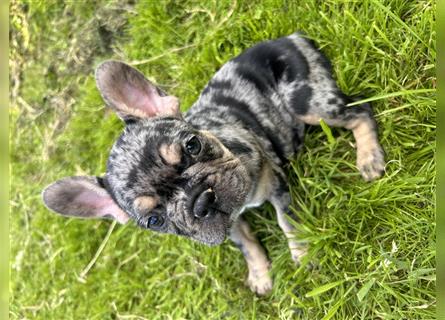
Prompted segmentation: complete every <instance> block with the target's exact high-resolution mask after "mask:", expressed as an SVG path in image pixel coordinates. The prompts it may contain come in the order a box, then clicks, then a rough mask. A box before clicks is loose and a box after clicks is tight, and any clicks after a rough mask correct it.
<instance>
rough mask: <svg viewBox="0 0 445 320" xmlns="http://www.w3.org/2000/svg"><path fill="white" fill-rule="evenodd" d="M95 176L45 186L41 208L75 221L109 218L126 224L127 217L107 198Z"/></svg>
mask: <svg viewBox="0 0 445 320" xmlns="http://www.w3.org/2000/svg"><path fill="white" fill-rule="evenodd" d="M100 181H101V178H98V177H88V176H84V177H67V178H63V179H61V180H58V181H56V182H54V183H53V184H51V185H49V186H48V187H46V189H45V190H44V191H43V193H42V198H43V202H44V203H45V205H46V206H47V207H48V208H49V209H51V210H53V211H54V212H57V213H59V214H61V215H63V216H69V217H78V218H104V217H109V218H112V219H114V220H116V221H118V222H119V223H122V224H124V223H126V222H127V221H128V220H129V219H130V217H129V216H128V214H127V213H125V212H124V211H123V210H121V209H120V208H119V206H118V205H117V204H116V203H115V202H114V200H113V199H112V198H111V196H110V194H109V193H108V192H107V190H105V188H104V187H103V186H102V185H101V182H100Z"/></svg>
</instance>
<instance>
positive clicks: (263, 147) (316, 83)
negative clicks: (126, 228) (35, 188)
mask: <svg viewBox="0 0 445 320" xmlns="http://www.w3.org/2000/svg"><path fill="white" fill-rule="evenodd" d="M96 81H97V86H98V88H99V91H100V93H101V95H102V97H103V99H104V100H105V102H106V104H107V105H108V106H109V107H110V108H111V109H113V110H114V111H115V112H116V113H117V115H118V116H119V117H120V118H121V119H122V120H123V121H124V122H125V124H126V126H125V129H124V131H123V133H122V134H121V136H120V137H119V139H117V141H116V142H115V143H114V145H113V147H112V149H111V152H110V156H109V158H108V162H107V170H106V173H105V175H104V176H103V177H93V176H85V177H80V176H77V177H69V178H63V179H61V180H59V181H57V182H55V183H53V184H51V185H50V186H48V187H47V188H46V189H45V190H44V192H43V200H44V202H45V204H46V206H47V207H48V208H50V209H51V210H53V211H55V212H57V213H60V214H62V215H65V216H74V217H81V218H101V217H111V218H113V219H115V220H117V221H118V222H120V223H126V222H127V221H128V220H134V221H135V222H136V224H137V225H139V226H140V227H142V228H145V229H150V230H154V231H158V232H164V233H172V234H177V235H181V236H185V237H188V238H191V239H193V240H196V241H199V242H202V243H204V244H207V245H211V246H213V245H218V244H220V243H222V242H223V241H224V240H225V239H226V237H230V239H231V240H232V241H233V242H234V243H235V244H236V245H237V246H238V247H239V248H240V250H241V251H242V253H243V254H244V257H245V259H246V261H247V265H248V269H249V274H248V278H247V283H248V285H249V286H250V288H251V290H252V291H254V292H255V293H257V294H259V295H264V294H266V293H268V292H269V291H270V290H271V288H272V279H271V277H270V275H269V269H270V263H269V260H268V258H267V256H266V253H265V250H264V249H263V247H262V246H261V245H260V243H259V242H258V240H257V239H256V237H255V235H254V234H253V233H252V231H251V230H250V228H249V225H248V224H247V223H246V221H245V220H244V219H243V217H242V213H243V212H244V211H245V210H246V209H247V208H250V207H258V206H261V205H262V204H263V203H264V202H265V201H269V202H270V203H272V205H273V207H274V208H275V210H276V214H277V219H278V224H279V226H280V227H281V229H282V230H283V232H284V233H285V234H286V236H287V238H288V241H289V247H290V252H291V256H292V259H293V260H294V261H295V262H296V263H298V261H299V259H300V258H301V256H302V255H303V254H304V252H305V249H304V247H303V246H301V245H299V243H298V242H297V241H296V240H295V238H294V237H295V236H296V235H295V232H294V227H293V224H292V223H291V222H290V221H289V217H288V216H287V214H288V213H289V204H290V201H291V199H290V196H289V191H288V184H287V181H286V174H285V173H284V171H283V167H284V166H285V165H286V164H287V163H288V159H289V158H290V157H292V155H293V154H295V153H296V152H297V151H298V150H299V148H300V147H301V144H302V141H303V135H304V126H305V124H307V125H318V124H319V121H320V120H321V119H323V120H324V121H325V122H326V123H327V124H328V125H330V126H336V127H344V128H347V129H350V130H352V132H353V134H354V137H355V140H356V146H357V167H358V169H359V171H360V172H361V174H362V176H363V178H364V179H365V180H372V179H375V178H378V177H380V176H381V175H382V173H383V170H384V165H385V162H384V156H383V150H382V148H381V146H380V144H379V141H378V137H377V126H376V122H375V120H374V118H373V115H372V111H371V108H370V106H369V105H368V104H363V105H360V106H354V107H346V104H347V103H348V102H349V101H351V100H350V99H349V98H348V97H347V96H346V95H345V94H343V93H342V92H341V91H340V89H339V88H338V87H337V85H336V83H335V81H334V80H333V78H332V70H331V66H330V63H329V61H328V60H327V59H326V57H325V56H324V55H323V54H322V53H320V51H318V50H317V48H316V47H315V46H314V44H313V43H312V42H311V41H309V40H307V39H305V38H304V37H303V36H302V35H300V34H298V33H295V34H292V35H290V36H288V37H283V38H280V39H277V40H272V41H266V42H263V43H260V44H257V45H256V46H254V47H252V48H250V49H248V50H246V51H245V52H244V53H242V54H241V55H240V56H238V57H236V58H234V59H233V60H231V61H229V62H227V63H226V64H225V65H223V66H222V67H221V69H220V70H219V71H218V72H217V73H216V74H215V75H214V77H213V78H212V79H211V80H210V82H209V83H208V84H207V86H206V87H205V88H204V90H203V91H202V93H201V95H200V96H199V99H198V101H196V102H195V103H194V104H193V106H192V107H191V108H190V109H189V111H188V112H187V113H185V114H181V112H180V110H179V101H178V99H177V98H176V97H173V96H170V95H167V94H166V93H165V92H164V91H162V90H161V89H159V88H158V87H156V86H154V85H153V84H152V83H151V82H150V81H148V80H147V79H146V78H145V77H144V75H142V73H140V72H139V71H137V70H135V69H134V68H132V67H130V66H129V65H127V64H125V63H122V62H118V61H106V62H103V63H102V64H101V65H100V66H99V67H98V68H97V70H96Z"/></svg>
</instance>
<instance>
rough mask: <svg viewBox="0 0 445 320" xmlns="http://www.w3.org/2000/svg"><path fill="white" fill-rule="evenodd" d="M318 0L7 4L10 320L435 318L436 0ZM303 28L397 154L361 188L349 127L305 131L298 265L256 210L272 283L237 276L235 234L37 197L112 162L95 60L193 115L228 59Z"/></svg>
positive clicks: (297, 182)
mask: <svg viewBox="0 0 445 320" xmlns="http://www.w3.org/2000/svg"><path fill="white" fill-rule="evenodd" d="M317 2H318V3H319V4H316V3H315V1H284V2H283V1H238V2H236V1H233V2H231V1H180V2H179V1H176V2H173V1H156V2H155V1H153V2H145V1H141V2H139V3H138V4H137V5H135V6H133V5H131V4H127V3H124V2H114V3H107V2H106V1H99V2H94V3H93V2H81V1H79V2H71V3H69V4H67V5H62V4H61V3H55V2H54V3H53V2H49V1H48V2H41V3H39V2H16V1H13V2H12V4H11V18H10V21H11V22H10V24H11V25H10V27H11V32H12V35H13V38H12V40H11V52H10V58H11V62H10V67H11V68H10V77H11V85H10V88H11V91H10V92H11V94H10V99H11V109H10V110H11V111H10V123H11V127H10V146H11V147H10V150H11V151H10V152H11V155H10V162H11V175H12V176H11V181H12V182H11V202H10V206H11V215H10V245H11V255H10V256H11V261H10V273H11V278H10V318H11V319H158V318H159V319H169V318H171V319H221V318H228V319H268V318H269V319H277V318H281V319H290V318H293V319H295V318H297V319H300V318H301V319H311V320H312V319H433V318H434V317H435V305H436V303H435V198H434V197H435V196H434V192H435V159H434V154H435V117H436V107H435V106H436V104H435V91H434V90H431V89H435V85H436V78H435V57H436V53H435V22H434V19H435V3H434V2H432V1H401V0H393V1H384V2H380V1H378V0H365V1H360V2H349V1H348V2H342V1H317ZM295 30H302V31H304V32H305V33H306V34H307V35H309V36H310V37H311V38H313V39H314V40H315V41H316V42H317V43H318V44H319V45H320V47H321V48H322V49H323V51H324V52H325V53H326V54H327V56H328V57H329V58H330V59H331V60H332V63H333V66H334V70H335V75H336V79H337V81H338V84H339V85H340V87H341V88H342V90H344V91H345V92H346V93H347V94H350V95H361V96H363V97H365V98H373V100H374V101H373V106H374V110H375V113H376V117H377V120H378V123H379V130H380V137H381V142H382V145H383V147H384V149H385V151H386V160H387V166H386V174H385V176H384V177H383V178H382V179H380V180H378V181H375V182H373V183H365V182H363V181H362V180H361V178H360V176H359V174H358V172H357V170H356V168H355V165H354V163H355V151H354V148H353V145H352V143H353V137H352V134H351V133H350V132H348V131H346V130H338V129H332V133H329V132H330V130H329V128H328V129H326V128H325V130H324V131H323V130H322V129H321V127H314V128H310V129H309V130H308V133H307V136H306V146H305V147H304V149H303V150H302V152H301V153H300V154H299V155H297V156H296V157H295V159H294V160H293V161H292V163H291V165H290V166H289V179H290V181H291V191H292V195H293V201H294V205H293V207H294V208H297V207H298V208H299V209H298V211H297V214H298V215H299V216H301V219H302V221H303V222H302V223H301V225H299V227H298V229H299V235H300V236H299V237H300V238H301V239H302V240H304V241H307V242H308V243H309V245H310V247H309V252H308V255H307V257H306V258H305V259H304V260H303V263H302V265H301V266H300V267H298V268H297V267H295V266H294V265H293V264H292V261H291V259H290V255H289V253H288V249H287V244H286V240H285V237H284V235H283V234H282V232H281V231H280V229H279V227H278V225H277V223H276V219H275V217H274V214H273V211H272V209H271V207H270V206H265V207H264V208H262V209H256V210H252V211H251V212H248V213H247V216H248V218H249V220H252V221H253V220H254V221H255V222H254V223H253V224H254V229H255V230H256V233H257V234H258V236H259V237H260V238H261V239H262V241H263V243H264V244H265V246H266V248H267V250H268V254H269V256H270V257H271V259H272V261H273V267H272V275H273V278H274V280H275V284H274V290H273V292H272V294H271V295H270V296H268V297H264V298H258V297H256V296H254V295H253V294H252V293H251V292H250V291H249V290H248V289H247V288H246V287H245V286H244V285H243V281H244V278H245V276H246V271H247V268H246V265H245V263H244V261H243V258H242V256H241V254H240V253H239V252H238V250H237V249H236V248H235V247H234V246H233V245H232V244H231V243H230V242H229V241H227V242H226V243H224V244H223V245H222V246H219V247H216V248H207V247H205V246H203V245H200V244H197V243H194V242H191V241H186V240H184V239H182V238H178V237H174V236H168V235H160V234H155V233H152V232H146V231H143V230H140V229H138V228H137V227H135V226H134V225H132V224H129V225H126V226H120V225H119V226H114V224H112V223H111V222H109V221H80V220H74V219H63V218H61V217H59V216H56V215H54V214H52V213H50V212H49V211H48V210H46V209H45V208H44V207H43V204H42V202H41V199H40V192H41V190H42V189H43V187H44V186H45V185H47V184H48V183H50V182H52V181H54V180H56V179H58V178H60V177H63V176H69V175H76V174H97V175H99V174H101V173H102V172H103V171H104V170H105V161H106V158H107V153H108V151H109V149H110V147H111V144H112V142H113V139H114V138H115V137H117V136H118V134H119V131H120V130H121V128H122V124H121V123H120V122H119V120H118V119H117V118H116V117H115V116H114V115H112V114H111V113H109V112H106V111H105V110H104V107H103V102H102V100H101V99H100V97H99V94H98V92H97V90H96V88H95V84H94V79H93V70H94V66H95V65H97V63H99V62H100V61H102V60H104V59H106V58H119V59H122V60H125V61H128V62H133V63H135V64H137V66H138V68H140V69H141V70H142V71H143V72H144V73H145V74H147V76H148V77H149V78H150V79H152V80H153V81H155V82H156V83H158V84H160V85H161V86H162V87H163V88H165V89H166V90H167V91H168V92H170V93H172V94H175V95H177V96H178V97H180V99H181V101H182V108H183V110H186V109H187V108H188V107H189V106H190V105H191V104H192V103H193V102H194V101H195V99H196V98H197V96H198V94H199V92H200V90H201V89H202V88H203V86H204V85H205V83H206V82H207V81H208V80H209V79H210V77H211V76H212V74H213V73H214V72H215V71H216V70H217V69H218V68H219V67H220V66H221V65H222V64H223V63H224V62H225V61H227V60H228V59H230V58H232V57H234V56H235V55H237V54H239V53H240V52H242V51H243V50H244V49H245V48H247V47H249V46H251V45H253V44H254V43H256V42H259V41H261V40H264V39H271V38H276V37H279V36H283V35H287V34H290V33H292V32H294V31H295ZM101 245H105V246H104V247H103V251H101V252H98V249H99V247H101ZM97 253H99V254H98V255H97V260H93V262H94V264H91V265H90V266H91V268H89V269H87V270H86V268H87V266H89V264H90V262H91V261H92V259H93V257H94V256H95V255H96V254H97ZM309 264H311V265H313V267H312V268H308V266H309Z"/></svg>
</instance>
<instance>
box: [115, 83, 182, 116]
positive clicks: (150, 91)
mask: <svg viewBox="0 0 445 320" xmlns="http://www.w3.org/2000/svg"><path fill="white" fill-rule="evenodd" d="M119 91H120V92H119V94H120V96H121V98H120V99H118V100H121V101H122V102H124V104H125V109H126V111H127V112H130V113H131V110H132V109H136V110H135V111H136V112H135V114H134V115H136V116H138V115H140V114H139V112H138V111H142V112H143V114H144V115H145V116H146V117H155V116H159V115H162V116H167V115H169V116H170V115H171V116H173V115H176V114H178V112H179V101H178V99H177V98H176V97H173V96H165V97H161V96H159V95H158V93H157V92H156V90H155V89H154V88H151V87H149V86H148V85H147V86H145V87H144V88H140V87H138V86H136V85H131V84H128V83H126V84H125V85H124V86H123V88H121V90H119Z"/></svg>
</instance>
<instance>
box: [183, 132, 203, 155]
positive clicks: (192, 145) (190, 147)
mask: <svg viewBox="0 0 445 320" xmlns="http://www.w3.org/2000/svg"><path fill="white" fill-rule="evenodd" d="M185 149H186V150H187V152H188V153H189V154H191V155H193V156H196V155H197V154H199V152H200V151H201V142H200V141H199V139H198V138H197V137H196V136H193V137H192V138H191V139H190V140H189V141H187V143H186V144H185Z"/></svg>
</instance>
